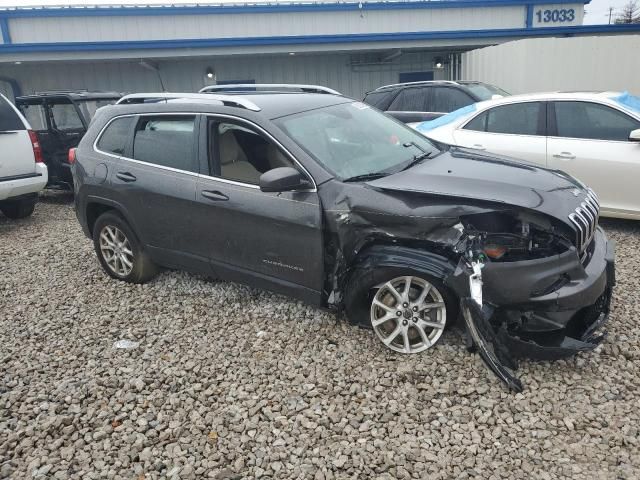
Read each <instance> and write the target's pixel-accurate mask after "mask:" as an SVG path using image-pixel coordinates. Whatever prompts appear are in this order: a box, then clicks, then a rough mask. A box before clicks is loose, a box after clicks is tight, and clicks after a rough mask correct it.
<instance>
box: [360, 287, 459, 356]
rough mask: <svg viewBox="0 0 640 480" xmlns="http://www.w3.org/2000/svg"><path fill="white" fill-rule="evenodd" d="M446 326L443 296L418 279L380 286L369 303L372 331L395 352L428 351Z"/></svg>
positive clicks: (445, 308) (445, 309) (434, 288)
mask: <svg viewBox="0 0 640 480" xmlns="http://www.w3.org/2000/svg"><path fill="white" fill-rule="evenodd" d="M446 322H447V307H446V305H445V301H444V298H443V296H442V294H441V293H440V291H439V290H438V289H437V288H436V287H435V286H434V285H432V284H431V283H429V282H428V281H426V280H424V279H422V278H420V277H416V276H403V277H396V278H394V279H393V280H390V281H388V282H386V283H384V284H382V285H379V286H378V290H377V292H376V294H375V296H374V297H373V301H372V302H371V325H372V327H373V330H374V331H375V332H376V335H378V338H380V340H382V342H383V343H384V344H385V345H386V346H387V347H389V348H390V349H392V350H394V351H396V352H400V353H418V352H422V351H424V350H426V349H428V348H429V347H431V346H433V345H434V344H435V343H436V342H437V341H438V340H439V339H440V336H441V335H442V332H443V331H444V327H445V324H446Z"/></svg>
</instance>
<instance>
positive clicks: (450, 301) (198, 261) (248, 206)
mask: <svg viewBox="0 0 640 480" xmlns="http://www.w3.org/2000/svg"><path fill="white" fill-rule="evenodd" d="M273 90H278V89H276V88H275V87H274V89H273ZM311 92H314V93H311ZM74 157H75V163H73V174H74V180H75V183H74V185H75V190H76V191H75V193H76V196H75V204H76V213H77V216H78V219H79V221H80V223H81V225H82V227H83V229H84V232H85V233H86V235H87V236H89V237H90V238H92V239H93V243H94V246H95V250H96V254H97V256H98V259H99V261H100V263H101V264H102V266H103V268H104V269H105V271H106V272H107V273H108V274H109V275H111V276H112V277H114V278H117V279H121V280H125V281H128V282H136V283H139V282H145V281H147V280H149V279H150V278H152V277H153V275H154V274H155V273H156V272H157V270H158V268H159V267H166V268H177V269H185V270H189V271H192V272H198V273H203V274H205V275H209V276H212V277H218V278H223V279H228V280H233V281H239V282H244V283H248V284H250V285H254V286H257V287H261V288H266V289H270V290H273V291H275V292H280V293H284V294H288V295H290V296H293V297H296V298H299V299H302V300H304V301H306V302H309V303H312V304H315V305H319V306H322V307H327V308H330V309H333V310H336V311H340V310H345V311H346V313H347V316H348V317H349V319H350V320H351V321H352V322H353V323H356V324H359V325H363V326H367V327H371V328H372V329H373V331H374V332H375V334H376V335H377V336H378V337H379V338H380V340H381V341H382V342H383V343H384V344H385V346H387V347H388V348H390V349H392V350H394V351H396V352H400V353H406V354H409V353H417V352H422V351H424V350H427V349H428V348H430V347H432V346H433V345H435V344H436V343H437V341H438V339H439V338H440V336H441V335H442V332H443V329H444V328H445V326H446V325H447V324H450V323H453V322H454V321H456V319H457V318H458V317H460V318H461V319H463V323H464V326H465V328H466V331H467V334H468V335H467V338H468V347H469V348H470V349H475V350H476V351H478V353H479V354H480V355H481V356H482V358H483V359H484V361H485V362H486V363H487V365H488V366H489V367H490V368H491V370H492V371H493V372H494V373H495V374H496V375H497V376H498V377H499V378H501V379H502V380H503V381H504V382H506V384H507V385H508V386H509V387H510V388H511V389H513V390H518V391H519V390H521V389H522V385H521V383H520V381H519V380H518V379H517V378H516V377H515V376H514V373H513V370H514V369H516V368H517V364H516V360H517V359H518V358H519V357H529V358H534V359H555V358H560V357H565V356H569V355H572V354H575V353H576V352H581V351H585V350H590V349H593V348H594V347H596V346H597V345H598V344H599V342H600V341H601V339H602V336H601V335H598V333H597V332H596V331H597V330H598V329H599V327H600V326H601V325H602V324H603V323H604V321H605V320H606V318H607V316H608V311H609V303H610V299H611V290H612V287H613V285H614V246H613V242H611V241H608V240H607V237H606V236H605V234H604V232H603V231H602V230H601V229H600V227H598V210H599V206H598V199H597V197H596V195H595V194H594V193H593V191H592V190H590V189H589V188H587V187H585V186H584V185H582V184H581V183H580V182H579V181H577V180H575V179H574V178H572V177H570V176H569V175H566V174H564V173H562V172H560V171H551V170H547V169H543V168H539V167H533V166H529V165H525V164H521V163H518V162H515V161H512V160H508V159H505V158H499V157H496V156H493V155H487V154H484V153H482V152H479V151H473V150H468V149H463V148H456V147H450V146H446V145H436V144H433V143H431V142H429V141H428V140H427V139H426V138H425V137H423V136H422V135H420V134H419V133H417V132H414V131H413V130H412V129H410V128H408V127H406V126H405V125H403V124H401V123H399V122H397V121H395V120H394V119H392V118H390V117H388V116H386V115H384V114H382V113H380V112H379V111H377V110H375V109H374V108H371V107H369V106H367V105H365V104H362V103H360V102H356V101H353V100H351V99H348V98H345V97H342V96H340V95H337V94H335V92H331V91H323V89H322V88H320V87H317V88H315V89H314V88H311V87H305V88H304V89H302V88H301V89H300V91H299V92H292V91H290V90H289V91H287V92H285V91H271V92H266V93H265V92H261V91H259V90H256V91H254V92H246V91H244V92H236V93H229V94H147V95H145V94H138V95H133V96H129V97H125V98H124V99H122V100H121V102H120V104H119V105H115V106H111V107H105V108H104V109H101V111H100V112H99V113H98V114H97V115H96V118H95V119H94V121H93V123H92V125H91V126H90V128H89V130H88V132H87V134H86V136H85V137H84V138H83V140H82V142H81V143H80V145H79V147H78V149H77V151H76V152H73V151H72V152H70V158H71V159H73V158H74ZM72 161H73V160H72Z"/></svg>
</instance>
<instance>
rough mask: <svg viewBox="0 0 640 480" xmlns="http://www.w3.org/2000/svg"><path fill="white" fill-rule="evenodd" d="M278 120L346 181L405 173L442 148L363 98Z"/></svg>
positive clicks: (313, 154)
mask: <svg viewBox="0 0 640 480" xmlns="http://www.w3.org/2000/svg"><path fill="white" fill-rule="evenodd" d="M276 124H277V125H278V126H279V127H280V128H281V129H282V130H284V131H285V133H286V134H287V135H289V136H290V137H291V138H292V139H293V140H294V141H295V142H296V143H297V144H298V145H300V147H302V148H303V149H304V150H305V151H306V152H307V153H309V154H310V155H311V156H312V157H314V158H315V159H316V160H317V161H318V162H319V163H321V164H322V165H323V166H324V167H325V168H326V169H327V170H329V171H330V172H332V173H333V174H334V175H336V176H337V177H338V178H339V179H341V180H345V179H349V178H352V177H359V176H361V175H369V174H378V173H380V174H383V173H392V172H394V171H399V170H402V168H404V167H406V166H408V165H410V164H411V163H412V162H414V161H415V159H416V158H417V157H419V156H421V155H424V154H426V153H431V152H437V151H438V150H437V149H436V147H435V146H434V145H433V144H432V143H430V142H429V141H428V140H427V139H426V138H425V137H423V136H422V135H420V134H419V133H417V132H416V131H414V130H412V129H411V128H409V127H407V126H406V125H404V124H403V123H400V122H398V121H396V120H393V119H392V118H391V117H388V116H386V115H384V114H382V113H380V112H379V111H377V110H374V109H373V108H371V107H369V106H368V105H365V104H364V103H361V102H353V103H342V104H340V105H333V106H330V107H324V108H319V109H316V110H311V111H308V112H302V113H297V114H294V115H288V116H286V117H282V118H280V119H278V120H277V121H276Z"/></svg>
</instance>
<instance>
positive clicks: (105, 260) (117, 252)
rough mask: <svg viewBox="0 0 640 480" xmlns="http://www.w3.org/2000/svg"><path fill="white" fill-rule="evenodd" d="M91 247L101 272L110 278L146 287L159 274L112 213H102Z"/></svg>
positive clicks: (121, 220)
mask: <svg viewBox="0 0 640 480" xmlns="http://www.w3.org/2000/svg"><path fill="white" fill-rule="evenodd" d="M93 246H94V249H95V251H96V255H97V256H98V260H99V261H100V264H101V265H102V268H103V269H104V270H105V272H107V274H109V276H111V277H113V278H116V279H118V280H123V281H125V282H128V283H145V282H148V281H149V280H151V279H152V278H153V277H155V276H156V275H157V273H158V267H157V266H156V265H155V264H154V263H153V262H152V261H151V259H150V258H149V256H148V254H147V253H146V252H145V251H144V249H143V248H142V244H141V243H140V241H139V240H138V237H137V236H136V235H135V233H134V232H133V229H132V228H131V227H130V226H129V224H128V223H127V222H126V220H125V219H124V218H122V217H121V216H120V215H119V214H118V213H116V212H114V211H109V212H105V213H103V214H102V215H100V216H99V217H98V219H97V220H96V223H95V225H94V227H93Z"/></svg>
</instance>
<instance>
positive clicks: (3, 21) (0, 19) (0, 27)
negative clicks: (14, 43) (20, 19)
mask: <svg viewBox="0 0 640 480" xmlns="http://www.w3.org/2000/svg"><path fill="white" fill-rule="evenodd" d="M0 32H2V43H3V44H5V45H8V44H10V43H11V34H10V33H9V22H8V21H7V17H4V16H0Z"/></svg>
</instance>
